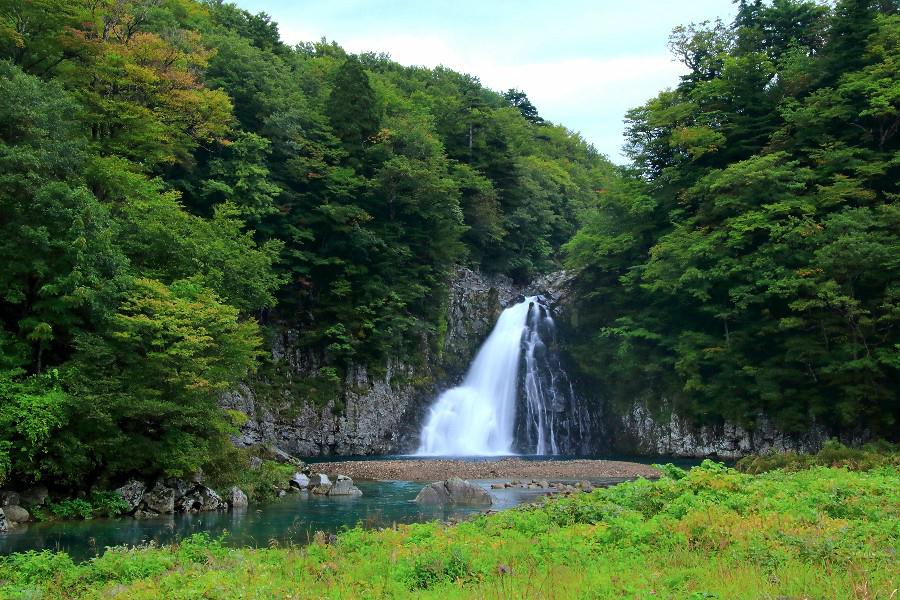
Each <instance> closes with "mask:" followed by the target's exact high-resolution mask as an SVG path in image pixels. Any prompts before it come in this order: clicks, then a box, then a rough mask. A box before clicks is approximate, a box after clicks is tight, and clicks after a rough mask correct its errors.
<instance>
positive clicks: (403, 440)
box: [221, 268, 520, 456]
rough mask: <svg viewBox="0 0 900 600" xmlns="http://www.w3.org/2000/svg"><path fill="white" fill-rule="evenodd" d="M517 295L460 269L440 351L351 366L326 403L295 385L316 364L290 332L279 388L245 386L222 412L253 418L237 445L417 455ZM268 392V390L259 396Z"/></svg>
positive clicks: (285, 333) (276, 344) (277, 353)
mask: <svg viewBox="0 0 900 600" xmlns="http://www.w3.org/2000/svg"><path fill="white" fill-rule="evenodd" d="M519 292H520V291H519V290H518V289H516V288H515V286H513V284H512V282H511V281H510V280H509V279H508V278H506V277H502V276H495V277H490V276H485V275H483V274H480V273H477V272H474V271H471V270H469V269H466V268H458V269H457V270H456V271H455V273H454V276H453V277H452V279H451V281H450V283H449V286H448V296H447V303H448V304H447V322H446V331H445V333H444V334H443V339H442V340H440V341H439V344H438V351H437V352H434V351H431V350H430V348H433V347H434V345H435V344H434V342H433V341H431V340H423V341H422V344H421V352H422V356H420V357H418V358H419V359H420V360H418V361H417V364H415V365H413V364H409V363H407V362H404V361H402V360H400V359H392V360H390V361H388V364H387V365H386V366H385V367H384V368H383V369H379V370H378V372H375V371H374V370H373V369H370V368H367V367H365V366H362V365H352V366H351V367H350V368H349V369H348V370H347V373H346V375H345V377H344V380H343V382H342V385H341V386H340V388H341V389H340V391H338V392H337V393H336V394H334V397H332V398H329V399H327V400H326V401H325V402H316V401H315V400H314V399H312V398H307V397H304V396H303V394H302V392H298V390H297V388H296V386H292V385H291V383H292V382H294V381H297V380H299V379H303V378H309V377H314V376H315V375H316V373H317V372H318V370H319V367H320V366H321V365H320V361H319V360H318V358H317V357H316V356H315V355H313V354H311V353H309V352H307V351H305V350H303V349H301V348H299V344H298V343H297V339H298V336H297V332H295V331H292V330H290V329H285V330H282V331H280V332H278V333H279V334H280V335H278V336H277V338H276V339H275V340H274V341H273V343H272V356H273V362H274V364H275V365H276V367H277V370H278V373H279V379H278V381H273V382H268V383H267V384H266V385H265V386H261V385H260V384H251V385H242V386H240V387H239V389H237V390H235V391H233V392H230V393H228V394H225V395H224V396H223V397H222V401H221V403H222V405H223V406H224V407H225V408H228V409H232V410H237V411H240V412H242V413H244V414H246V415H247V416H248V420H247V422H246V423H245V424H244V425H243V426H242V427H241V431H240V435H239V436H237V437H236V438H235V442H236V443H237V444H238V445H241V446H250V445H257V444H265V445H273V446H276V447H278V448H281V449H283V450H286V451H287V452H290V453H291V454H294V455H297V456H317V455H331V454H336V455H364V454H392V453H397V452H408V451H411V450H414V449H415V447H416V446H417V444H418V431H419V426H420V424H421V422H422V420H423V418H424V415H425V412H426V411H427V408H428V406H429V404H430V402H431V400H432V399H433V398H434V397H435V395H436V394H437V392H438V390H439V389H442V388H444V387H447V386H452V385H453V384H455V383H457V382H458V381H459V379H460V378H461V377H462V376H463V374H464V373H465V369H466V367H467V366H468V364H469V361H470V360H471V359H472V357H473V356H474V354H475V352H476V350H477V348H478V346H479V345H480V344H481V342H482V341H483V340H484V338H485V337H487V335H488V334H489V333H490V330H491V328H492V327H493V325H494V322H495V321H496V318H497V315H498V314H499V313H500V311H501V310H502V309H503V307H504V306H505V305H506V304H508V303H509V302H510V301H512V300H513V299H514V298H515V297H516V296H517V295H518V294H519ZM262 387H265V389H264V390H263V389H261V388H262Z"/></svg>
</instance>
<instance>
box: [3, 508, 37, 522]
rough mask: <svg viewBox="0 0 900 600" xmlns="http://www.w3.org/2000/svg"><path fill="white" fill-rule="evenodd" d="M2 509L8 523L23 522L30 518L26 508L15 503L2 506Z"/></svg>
mask: <svg viewBox="0 0 900 600" xmlns="http://www.w3.org/2000/svg"><path fill="white" fill-rule="evenodd" d="M3 511H4V512H5V513H6V520H7V521H8V522H10V523H25V522H27V521H28V520H29V519H30V518H31V515H30V514H28V511H27V510H25V509H24V508H22V507H21V506H17V505H15V504H9V505H7V506H4V507H3Z"/></svg>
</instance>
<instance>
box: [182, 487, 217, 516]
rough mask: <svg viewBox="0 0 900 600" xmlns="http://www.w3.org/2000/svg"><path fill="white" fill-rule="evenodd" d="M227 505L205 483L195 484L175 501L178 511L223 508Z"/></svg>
mask: <svg viewBox="0 0 900 600" xmlns="http://www.w3.org/2000/svg"><path fill="white" fill-rule="evenodd" d="M226 508H228V505H227V504H226V503H225V501H224V500H222V497H221V496H219V495H218V494H217V493H216V492H215V491H213V490H211V489H210V488H208V487H206V486H205V485H202V484H201V485H195V486H194V487H192V488H191V489H190V490H189V491H188V492H187V493H186V494H185V495H184V496H182V497H181V498H179V499H178V500H176V501H175V510H177V511H178V512H191V511H194V512H196V511H207V510H224V509H226Z"/></svg>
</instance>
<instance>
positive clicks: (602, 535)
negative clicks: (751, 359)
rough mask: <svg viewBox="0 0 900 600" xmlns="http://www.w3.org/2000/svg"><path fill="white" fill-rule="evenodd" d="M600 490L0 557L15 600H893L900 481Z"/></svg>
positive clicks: (688, 476)
mask: <svg viewBox="0 0 900 600" xmlns="http://www.w3.org/2000/svg"><path fill="white" fill-rule="evenodd" d="M663 470H664V472H665V473H666V475H664V476H663V477H662V478H661V479H659V480H658V481H646V480H638V481H635V482H631V483H624V484H620V485H618V486H615V487H613V488H609V489H597V490H594V491H593V492H592V493H590V494H577V495H574V496H572V497H568V498H558V499H552V500H549V501H547V502H546V503H544V504H542V505H539V506H536V507H531V508H520V509H513V510H509V511H504V512H501V513H499V514H494V515H489V516H478V517H477V518H475V519H474V520H472V521H468V522H465V523H462V524H459V525H456V526H452V527H448V526H445V525H442V524H440V523H428V524H422V525H409V526H400V527H397V528H396V529H386V530H382V531H366V530H363V529H361V528H357V529H353V530H350V531H347V532H344V533H342V534H341V535H339V536H338V538H337V541H336V542H335V543H332V544H328V543H326V542H327V540H326V538H325V537H324V536H320V537H319V538H317V541H316V542H314V543H313V544H311V545H310V546H308V547H306V548H287V549H280V548H268V549H230V548H227V547H226V546H224V545H223V543H222V542H221V541H213V540H209V539H206V538H204V537H202V536H195V537H192V538H189V539H187V540H185V541H184V542H182V543H181V544H179V545H175V546H171V547H165V548H147V549H113V550H110V551H108V552H106V553H105V554H104V555H102V556H100V557H98V558H95V559H93V560H90V561H88V562H86V563H82V564H79V565H76V564H74V563H73V562H72V560H71V559H70V558H69V557H68V556H67V555H65V554H56V553H53V552H49V551H44V552H29V553H24V554H16V555H12V556H10V557H5V558H0V582H2V583H3V584H4V585H3V588H2V589H3V592H0V593H2V594H4V596H3V597H5V598H10V599H13V598H31V597H35V596H39V595H41V594H42V593H43V594H44V597H65V598H102V597H107V596H108V595H110V594H115V595H116V597H117V598H159V597H166V598H197V597H203V598H234V597H248V598H250V597H266V598H274V597H279V598H281V597H287V598H346V597H354V598H396V597H422V598H432V597H433V598H550V597H552V598H585V597H590V598H638V597H640V598H644V597H660V598H698V599H699V598H707V599H712V598H719V599H723V600H724V599H726V598H727V599H729V600H731V599H737V598H776V597H784V598H836V599H845V598H846V599H850V598H890V597H891V595H892V594H894V593H896V584H897V582H896V565H897V563H896V555H895V551H896V546H897V544H898V542H900V538H898V535H900V531H898V529H897V527H896V524H897V520H898V519H900V495H898V490H900V485H898V484H900V473H898V471H897V469H896V467H882V468H879V469H877V470H873V471H870V472H849V471H846V470H842V469H828V468H814V469H810V470H806V471H801V472H796V473H787V472H783V471H775V472H772V473H766V474H764V475H758V476H753V475H746V474H741V473H738V472H736V471H734V470H732V469H727V468H725V467H724V466H722V465H719V464H716V463H712V462H705V463H704V464H703V465H701V466H699V467H695V468H694V469H691V470H690V471H689V472H685V471H683V470H681V469H678V468H676V467H672V466H667V467H665V468H664V469H663Z"/></svg>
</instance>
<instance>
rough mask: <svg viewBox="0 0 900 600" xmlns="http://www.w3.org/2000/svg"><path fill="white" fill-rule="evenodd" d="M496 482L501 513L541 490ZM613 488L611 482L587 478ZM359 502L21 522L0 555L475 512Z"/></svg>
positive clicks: (379, 496) (250, 539)
mask: <svg viewBox="0 0 900 600" xmlns="http://www.w3.org/2000/svg"><path fill="white" fill-rule="evenodd" d="M495 481H500V480H478V481H475V482H474V483H478V484H480V485H481V486H482V487H484V488H485V489H488V490H489V492H490V494H491V496H492V497H493V500H494V504H493V506H492V508H494V509H498V510H502V509H505V508H511V507H513V506H516V505H518V504H522V503H523V502H530V501H535V500H537V499H538V497H539V496H541V495H542V494H545V493H546V490H539V489H519V488H508V489H502V490H492V489H490V484H491V483H493V482H495ZM594 481H595V482H596V483H601V484H602V483H606V484H610V483H615V482H617V481H620V480H619V479H609V480H605V481H604V480H594ZM355 484H356V485H357V487H359V489H360V490H362V492H363V495H362V496H359V497H323V496H316V495H312V494H305V493H303V494H300V493H294V494H288V495H287V496H284V497H283V498H280V499H279V500H276V501H275V502H271V503H268V504H263V505H251V506H250V507H249V508H248V509H246V510H242V511H227V512H224V511H223V512H206V513H194V514H178V515H168V516H166V517H159V518H156V519H143V520H138V519H132V518H130V517H122V518H115V519H99V518H98V519H89V520H87V521H57V522H49V523H28V524H26V525H23V526H20V527H17V528H15V529H12V530H10V532H9V533H7V534H0V554H10V553H12V552H25V551H28V550H56V551H64V552H68V553H69V554H70V555H71V556H72V558H74V559H75V560H85V559H88V558H91V557H93V556H96V555H98V554H101V553H102V552H103V551H104V550H105V549H106V548H107V547H108V546H121V545H129V546H134V545H142V544H148V543H151V542H152V543H156V544H171V543H173V542H177V541H178V540H180V539H183V538H186V537H188V536H190V535H192V534H195V533H207V534H209V535H210V536H212V537H219V536H221V535H223V534H224V535H225V538H224V539H225V543H226V544H228V545H231V546H249V547H264V546H269V545H272V544H274V543H277V544H279V545H289V544H298V545H302V544H306V543H308V542H309V541H310V540H311V539H312V537H313V535H314V534H315V532H316V531H325V532H338V531H340V530H341V529H344V528H349V527H354V526H356V525H357V524H361V525H362V526H363V527H366V528H374V527H389V526H391V525H393V524H394V523H416V522H426V521H431V520H435V519H442V520H445V519H448V518H451V517H462V516H465V515H466V514H469V513H472V512H478V511H480V510H484V508H483V507H480V508H465V507H455V508H437V507H421V506H419V505H418V504H416V503H415V502H413V499H414V498H415V497H416V494H418V493H419V490H421V489H422V486H423V484H422V483H421V482H409V481H357V482H355Z"/></svg>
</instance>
